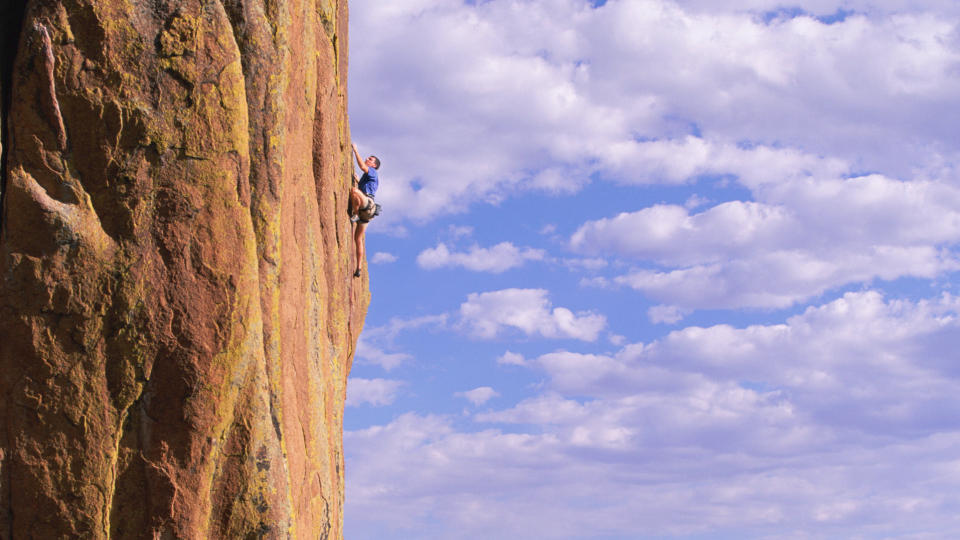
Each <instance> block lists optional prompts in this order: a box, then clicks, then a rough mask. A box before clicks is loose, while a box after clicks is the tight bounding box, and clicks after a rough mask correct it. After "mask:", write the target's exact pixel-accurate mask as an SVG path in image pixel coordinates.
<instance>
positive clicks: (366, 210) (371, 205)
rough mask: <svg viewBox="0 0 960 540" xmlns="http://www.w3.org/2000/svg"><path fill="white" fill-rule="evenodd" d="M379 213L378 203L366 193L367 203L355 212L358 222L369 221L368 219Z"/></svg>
mask: <svg viewBox="0 0 960 540" xmlns="http://www.w3.org/2000/svg"><path fill="white" fill-rule="evenodd" d="M378 215H380V205H379V204H377V203H376V202H374V200H373V197H371V196H369V195H367V205H366V206H364V207H363V208H361V209H360V211H359V212H357V218H359V221H360V223H370V220H371V219H373V218H375V217H377V216H378Z"/></svg>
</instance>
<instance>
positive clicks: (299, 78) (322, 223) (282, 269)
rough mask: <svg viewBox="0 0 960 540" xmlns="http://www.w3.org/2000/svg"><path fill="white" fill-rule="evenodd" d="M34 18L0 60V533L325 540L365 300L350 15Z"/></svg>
mask: <svg viewBox="0 0 960 540" xmlns="http://www.w3.org/2000/svg"><path fill="white" fill-rule="evenodd" d="M23 4H24V3H23V2H21V3H19V4H18V5H19V6H20V8H21V11H22V7H23ZM31 6H32V7H31V8H30V10H29V12H28V13H26V14H25V15H24V17H23V19H22V20H21V21H20V22H19V24H18V28H19V30H20V31H21V32H23V33H29V35H24V36H23V39H21V40H20V41H21V42H23V43H25V44H26V45H24V46H22V47H21V48H20V49H21V50H17V51H16V54H11V55H10V57H9V58H5V59H4V62H5V63H4V64H3V65H4V70H5V71H4V77H5V79H4V83H3V84H4V85H3V87H2V90H3V96H2V97H3V98H4V103H5V108H4V119H5V120H6V122H5V125H6V126H7V132H5V133H4V139H3V144H4V146H3V151H4V159H5V160H6V161H5V169H4V173H5V176H6V178H5V180H6V186H5V190H4V193H3V197H4V201H3V203H4V206H3V208H4V216H3V217H4V219H5V220H6V224H5V229H4V231H3V234H2V236H0V239H2V240H0V335H2V336H3V337H4V339H3V341H2V343H0V396H3V397H2V398H0V420H2V422H3V426H4V428H5V431H3V432H0V475H2V476H0V478H2V482H4V484H3V486H0V487H2V489H0V505H2V511H0V535H3V536H5V537H8V538H14V537H17V538H19V537H31V536H32V537H71V536H73V537H76V536H79V537H84V538H140V537H144V536H146V537H161V538H164V537H171V538H173V537H177V538H181V537H182V538H214V537H216V538H244V537H266V538H280V537H283V538H286V537H292V538H340V537H341V536H342V519H343V492H344V489H343V473H342V470H343V454H342V417H343V400H344V397H345V386H346V379H347V375H348V374H349V370H350V364H351V360H352V354H353V351H354V348H355V345H356V340H357V337H358V335H359V332H360V330H361V329H362V326H363V318H364V315H365V312H366V308H367V305H368V303H369V292H368V289H367V284H366V282H365V281H363V280H356V279H354V278H353V277H352V269H353V267H354V266H355V262H354V261H352V256H353V254H352V249H349V248H350V246H351V245H352V243H351V241H350V240H351V238H350V232H351V231H350V227H349V225H348V224H347V222H346V219H345V217H344V216H345V215H346V200H347V198H346V193H347V192H348V190H349V185H350V184H349V182H350V171H351V161H350V157H351V156H350V153H349V151H348V149H349V148H350V141H349V127H348V122H347V114H346V65H347V64H346V57H345V54H346V51H345V50H342V49H343V44H345V43H346V25H347V2H346V0H340V1H331V0H316V1H311V0H304V1H290V2H272V1H269V2H268V1H264V0H224V1H222V2H209V1H201V0H187V1H184V2H178V3H176V4H173V3H166V2H152V3H128V2H112V1H106V2H104V1H94V0H65V1H63V2H49V3H47V2H38V3H35V4H31ZM4 20H5V21H6V20H9V19H4ZM4 30H5V29H4ZM5 36H7V34H5ZM338 44H339V45H338ZM338 49H341V50H338ZM5 50H8V49H5ZM9 95H14V96H16V95H24V96H30V99H23V100H19V99H15V100H9V98H8V96H9ZM12 485H15V486H16V489H15V490H12V491H11V490H10V486H12Z"/></svg>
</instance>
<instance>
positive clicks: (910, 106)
mask: <svg viewBox="0 0 960 540" xmlns="http://www.w3.org/2000/svg"><path fill="white" fill-rule="evenodd" d="M894 5H896V7H893V6H894ZM779 6H780V4H778V3H776V2H772V1H767V0H756V1H752V2H747V3H739V4H737V6H736V7H730V6H729V5H728V4H723V5H722V6H721V5H720V4H717V3H707V2H699V1H689V2H686V1H684V2H672V1H668V0H619V1H609V2H605V3H603V4H602V5H597V3H594V2H588V1H586V0H563V1H560V2H550V3H549V5H547V4H541V3H536V2H531V3H527V4H524V6H523V14H522V16H521V15H518V12H517V7H516V4H514V3H513V2H507V1H502V0H494V1H489V2H470V3H463V2H448V1H445V0H430V1H422V2H414V3H410V4H409V5H405V6H403V7H397V6H391V5H388V3H384V2H373V1H371V0H363V1H359V2H357V4H356V5H354V6H353V9H354V11H355V12H357V13H362V14H363V15H362V16H358V17H352V18H351V25H352V27H351V35H353V36H363V38H362V39H356V40H354V41H353V42H352V43H351V80H352V81H356V84H355V83H351V107H352V109H351V119H352V128H353V130H354V132H355V133H356V134H357V136H358V137H361V138H363V139H364V140H365V141H369V144H370V145H371V146H372V147H374V148H376V149H377V151H378V153H380V154H384V155H385V158H384V163H385V168H384V177H385V181H384V182H383V185H382V189H381V191H382V194H378V197H379V198H382V199H383V200H384V202H385V204H386V205H388V206H389V207H391V208H395V209H396V211H395V212H391V213H390V214H387V215H385V216H384V217H381V219H386V220H398V219H414V220H419V221H426V220H430V219H433V218H435V217H436V216H439V215H443V214H447V213H450V212H457V211H460V210H463V209H465V208H467V207H468V206H469V205H470V204H472V203H475V202H479V201H488V202H497V201H499V200H501V199H502V198H504V197H509V196H511V194H513V193H516V192H517V191H520V190H526V189H536V190H542V191H548V192H569V191H570V190H576V189H578V188H579V186H581V185H583V184H584V183H586V182H589V181H590V179H591V178H608V179H611V180H614V181H617V182H622V183H636V184H651V183H680V182H690V181H693V180H695V179H696V178H697V177H698V176H701V175H704V174H729V175H733V176H735V177H736V179H737V181H740V182H743V183H744V185H747V186H750V187H751V188H754V187H756V186H760V185H766V184H771V183H777V182H779V181H782V180H789V179H791V178H796V177H798V176H804V175H812V176H817V177H820V176H824V175H827V176H836V175H838V174H841V175H842V174H851V173H854V172H856V171H858V170H871V171H879V172H881V173H884V174H887V175H889V176H891V177H895V178H904V179H905V178H913V177H931V178H940V179H943V178H956V167H957V162H958V156H960V149H958V147H957V145H956V143H955V138H954V137H952V134H953V132H954V130H955V126H956V125H957V123H958V121H960V106H958V100H960V98H958V96H960V72H958V70H957V69H956V65H957V62H958V57H960V54H958V50H960V45H958V39H957V38H956V35H957V22H956V19H955V18H951V17H944V13H947V12H953V13H956V11H957V9H956V8H955V7H954V6H953V5H952V4H951V3H950V2H940V3H935V2H928V3H917V4H912V3H908V2H885V3H883V5H877V3H875V2H867V1H863V2H842V3H841V2H837V1H823V2H808V3H805V9H806V10H807V12H806V13H804V12H802V11H799V12H798V11H796V10H794V11H791V10H782V9H780V7H779ZM841 9H843V10H848V11H839V10H841ZM771 10H772V13H771ZM837 13H840V15H839V16H836V17H832V18H831V17H830V16H831V15H833V14H837ZM891 14H895V15H891ZM817 17H820V18H819V19H818V18H817ZM467 36H469V37H467ZM865 59H866V60H865ZM874 59H883V61H873V60H874ZM623 66H630V69H627V70H625V69H623ZM680 66H682V69H681V68H680ZM384 79H388V80H390V87H389V91H387V90H386V89H385V86H384V85H378V84H372V83H365V82H366V81H379V80H384ZM381 149H382V150H383V152H380V150H381ZM423 156H430V158H429V159H423Z"/></svg>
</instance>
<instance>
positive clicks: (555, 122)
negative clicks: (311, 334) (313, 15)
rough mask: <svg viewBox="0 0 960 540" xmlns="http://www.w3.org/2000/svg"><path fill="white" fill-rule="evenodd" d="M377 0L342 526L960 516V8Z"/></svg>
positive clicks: (905, 530) (603, 528)
mask: <svg viewBox="0 0 960 540" xmlns="http://www.w3.org/2000/svg"><path fill="white" fill-rule="evenodd" d="M350 10H351V11H350V18H351V20H350V51H349V52H350V81H349V97H350V117H351V129H352V133H353V139H354V142H356V143H357V144H358V146H359V147H360V151H361V152H362V153H364V154H370V153H373V154H376V155H378V156H379V157H380V158H381V159H382V161H383V166H382V167H381V170H380V173H381V187H380V191H379V192H378V194H377V201H378V202H380V203H381V204H382V205H383V214H382V215H381V216H380V217H378V218H377V219H376V220H375V221H373V222H372V223H371V225H370V227H369V229H368V236H367V249H368V255H369V258H370V264H369V271H370V283H371V290H372V294H373V301H372V304H371V306H370V311H369V314H368V316H367V321H366V327H365V329H364V333H363V335H362V336H361V340H360V345H359V348H358V353H357V357H356V360H355V362H354V366H353V371H352V373H351V378H350V381H349V385H348V392H347V393H348V397H347V399H348V401H347V410H346V415H345V426H344V428H345V442H344V445H345V454H346V478H347V502H346V509H345V522H346V525H345V526H346V532H345V535H346V537H348V538H351V539H384V538H402V539H418V538H431V539H435V538H436V539H439V538H443V539H453V538H478V539H479V538H485V539H486V538H524V539H541V538H542V539H554V538H557V539H559V538H563V539H567V538H571V539H572V538H600V539H625V538H630V539H644V538H689V539H694V538H696V539H701V538H737V539H742V538H797V539H801V538H911V539H921V538H924V539H925V538H955V537H958V536H960V518H958V517H957V516H960V512H958V510H960V461H958V456H960V420H958V419H960V399H958V398H957V396H958V395H960V361H958V360H960V358H958V352H957V350H958V348H960V347H958V345H960V280H958V272H960V257H958V245H960V170H958V164H960V138H958V133H960V130H958V127H957V126H958V125H960V24H958V23H960V5H958V4H957V3H956V2H954V1H952V0H950V1H946V0H944V1H936V0H918V1H909V2H908V1H899V0H891V1H875V2H868V1H859V0H849V1H838V0H812V1H808V2H792V3H780V2H775V1H769V0H744V1H737V2H715V1H712V0H689V1H680V0H677V1H665V0H608V1H606V2H595V1H594V2H590V1H585V0H583V1H578V0H549V1H546V0H542V1H520V0H513V1H506V0H487V1H483V2H476V1H474V2H467V1H454V0H403V1H396V2H381V1H374V0H355V1H353V2H351V3H350Z"/></svg>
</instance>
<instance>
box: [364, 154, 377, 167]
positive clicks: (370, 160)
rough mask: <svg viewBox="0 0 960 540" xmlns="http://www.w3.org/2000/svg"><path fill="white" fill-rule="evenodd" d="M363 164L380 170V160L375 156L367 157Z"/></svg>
mask: <svg viewBox="0 0 960 540" xmlns="http://www.w3.org/2000/svg"><path fill="white" fill-rule="evenodd" d="M364 163H366V164H367V167H373V168H374V169H379V168H380V158H378V157H377V156H370V157H368V158H367V161H365V162H364Z"/></svg>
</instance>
